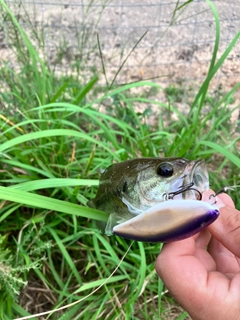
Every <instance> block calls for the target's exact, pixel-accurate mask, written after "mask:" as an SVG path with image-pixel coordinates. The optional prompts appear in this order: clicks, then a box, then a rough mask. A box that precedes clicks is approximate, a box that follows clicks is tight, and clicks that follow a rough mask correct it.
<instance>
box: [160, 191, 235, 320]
mask: <svg viewBox="0 0 240 320" xmlns="http://www.w3.org/2000/svg"><path fill="white" fill-rule="evenodd" d="M213 193H214V192H212V191H211V190H210V191H209V192H205V193H204V195H203V200H205V201H208V199H209V195H210V194H213ZM217 205H218V206H219V208H220V216H219V217H218V219H217V220H216V221H215V222H214V223H212V224H211V225H210V226H209V227H208V228H207V229H205V230H203V231H202V232H200V233H199V234H197V235H195V236H193V237H191V238H188V239H185V240H182V241H178V242H172V243H168V244H164V246H163V249H162V251H161V253H160V255H159V256H158V258H157V261H156V270H157V273H158V274H159V276H160V278H161V279H162V280H163V282H164V283H165V285H166V287H167V288H168V289H169V291H170V293H171V294H172V295H173V297H174V298H175V299H176V300H177V301H178V302H179V303H180V304H181V305H182V306H183V308H184V309H185V310H186V311H187V312H188V313H189V314H190V316H191V317H192V318H193V319H194V320H206V319H212V320H222V319H224V320H225V319H230V320H237V319H240V211H238V210H236V209H235V208H234V204H233V201H232V199H231V198H230V197H229V196H228V195H226V194H221V195H219V196H218V201H217ZM206 247H207V248H208V251H206Z"/></svg>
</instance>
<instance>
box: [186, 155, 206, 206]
mask: <svg viewBox="0 0 240 320" xmlns="http://www.w3.org/2000/svg"><path fill="white" fill-rule="evenodd" d="M185 174H186V175H185V177H184V180H183V185H182V187H186V186H188V185H189V188H186V191H185V192H184V194H183V198H184V199H195V200H201V198H202V196H201V195H202V193H203V192H204V191H206V190H208V189H209V178H208V172H207V168H206V165H205V161H204V160H203V159H200V160H194V161H190V163H189V164H188V166H187V167H186V170H185Z"/></svg>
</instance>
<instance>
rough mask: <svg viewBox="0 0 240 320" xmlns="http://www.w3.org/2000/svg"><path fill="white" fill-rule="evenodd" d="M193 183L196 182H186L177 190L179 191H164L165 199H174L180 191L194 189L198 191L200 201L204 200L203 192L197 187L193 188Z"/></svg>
mask: <svg viewBox="0 0 240 320" xmlns="http://www.w3.org/2000/svg"><path fill="white" fill-rule="evenodd" d="M193 185H194V182H191V183H189V184H186V185H185V186H182V187H180V188H179V190H177V191H175V192H170V193H164V194H163V198H164V199H165V200H173V198H174V197H175V196H176V195H178V194H180V193H183V192H185V191H189V190H192V191H196V192H197V193H198V195H199V199H198V200H199V201H200V200H202V193H201V192H200V191H199V190H197V189H195V188H192V187H193Z"/></svg>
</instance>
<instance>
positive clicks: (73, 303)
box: [13, 241, 134, 320]
mask: <svg viewBox="0 0 240 320" xmlns="http://www.w3.org/2000/svg"><path fill="white" fill-rule="evenodd" d="M133 242H134V241H132V242H131V244H130V245H129V247H128V249H127V251H126V252H125V253H124V255H123V257H122V258H121V260H120V261H119V263H118V265H117V266H116V268H115V269H114V270H113V272H112V273H111V274H110V276H109V277H108V278H107V279H106V280H105V281H103V283H102V284H101V285H100V286H99V287H97V288H96V289H95V290H93V291H92V292H91V293H89V294H88V295H86V296H85V297H83V298H81V299H79V300H77V301H74V302H72V303H69V304H67V305H65V306H62V307H60V308H57V309H55V310H50V311H45V312H41V313H36V314H34V315H31V316H26V317H21V318H15V319H13V320H27V319H32V318H35V317H40V316H45V315H52V314H53V313H54V312H57V311H60V310H64V309H67V308H69V307H72V306H75V305H76V304H78V303H79V302H82V301H83V300H85V299H87V298H88V297H90V296H91V295H93V294H94V293H95V292H97V291H98V290H99V289H100V288H102V287H103V286H104V285H105V284H106V283H107V282H108V280H109V279H110V278H111V277H112V276H113V275H114V273H115V272H116V271H117V270H118V268H119V266H120V265H121V263H122V262H123V260H124V259H125V257H126V255H127V254H128V252H129V250H130V249H131V247H132V244H133Z"/></svg>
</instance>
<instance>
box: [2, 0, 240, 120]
mask: <svg viewBox="0 0 240 320" xmlns="http://www.w3.org/2000/svg"><path fill="white" fill-rule="evenodd" d="M177 2H178V1H177V0H175V1H170V0H160V1H156V0H144V1H135V0H130V1H126V0H103V1H99V0H95V1H94V0H93V1H87V0H81V1H79V0H71V1H64V0H62V1H60V0H46V1H44V2H41V1H40V0H38V1H36V0H34V1H31V2H29V1H26V0H22V1H21V3H23V6H24V8H25V9H23V7H22V6H21V5H19V4H18V0H17V1H13V2H10V1H9V5H10V7H11V8H12V9H13V11H14V12H15V13H16V14H17V17H18V19H19V21H20V23H22V25H23V26H24V28H25V30H28V34H29V35H31V31H30V29H29V22H28V20H29V19H30V20H31V23H32V27H34V28H36V30H38V32H39V34H41V37H42V40H43V42H44V45H45V47H46V48H47V50H46V52H45V54H46V55H47V57H48V59H49V62H50V64H52V65H53V66H54V67H55V68H57V69H58V71H59V72H60V73H61V72H66V71H67V72H71V70H72V67H70V66H72V65H74V64H76V63H78V64H79V65H80V68H82V70H83V72H84V70H85V72H89V70H90V69H94V68H95V69H96V70H99V69H101V64H102V63H101V58H100V53H99V47H98V42H97V34H98V37H99V43H100V46H101V51H102V59H103V61H104V66H105V71H106V76H107V78H108V81H109V82H111V81H112V79H113V78H114V75H115V74H116V72H118V70H119V67H120V66H121V65H122V63H123V61H124V60H125V58H126V56H127V55H128V53H129V52H130V51H131V50H132V48H133V47H134V46H135V45H136V44H137V43H138V41H139V39H140V38H141V37H142V36H143V34H144V33H146V32H147V33H146V35H145V36H144V37H143V39H142V40H141V41H140V42H139V43H138V45H137V46H136V48H135V50H134V51H133V52H132V53H131V55H130V57H129V58H128V59H127V62H126V63H125V65H124V66H123V68H122V69H121V72H120V73H119V75H118V77H117V79H116V83H126V82H131V81H137V80H143V79H148V78H151V79H152V78H155V77H156V79H155V81H156V82H157V83H159V84H160V85H161V86H163V88H165V87H167V86H169V84H174V85H178V86H181V87H183V88H185V89H186V92H185V95H184V96H185V99H186V100H189V97H190V96H191V95H194V93H195V92H194V90H193V92H192V91H191V90H189V88H190V87H194V89H196V90H197V88H198V87H199V85H200V84H201V83H202V81H203V80H204V77H205V76H206V74H207V72H208V67H209V64H210V59H211V57H212V52H213V48H214V39H215V22H214V17H213V14H212V11H211V9H210V6H209V5H208V4H207V3H206V1H204V0H200V1H193V2H192V3H190V4H189V5H187V6H186V9H184V10H177V11H175V15H174V10H175V9H176V3H177ZM212 2H213V3H214V5H215V7H216V9H217V12H218V15H219V18H220V30H221V38H220V46H219V51H218V57H220V56H221V54H222V53H223V52H224V50H225V49H226V48H227V46H228V45H229V43H230V42H231V41H232V39H233V38H234V36H235V35H236V34H237V32H239V31H240V2H239V1H237V0H219V1H212ZM19 3H20V2H19ZM182 3H184V1H183V2H182ZM1 44H2V45H1ZM10 52H11V47H10V46H9V43H8V39H7V37H6V35H5V34H4V32H1V36H0V55H1V57H2V59H3V60H8V59H9V57H11V55H10ZM239 70H240V42H239V41H238V43H237V44H236V46H235V47H234V49H233V50H232V51H231V53H230V55H229V56H228V58H227V60H226V61H225V63H224V65H223V67H222V68H221V70H220V71H219V72H218V73H217V74H216V75H215V77H214V79H213V80H212V82H211V89H212V91H216V90H219V88H221V90H222V91H223V92H228V91H229V90H231V89H232V88H233V87H234V85H236V84H237V83H239V82H240V71H239ZM102 81H103V82H104V81H105V79H104V78H102ZM103 82H102V83H103ZM156 98H157V99H162V98H163V96H162V94H161V93H159V96H157V97H156ZM235 99H236V101H235V103H234V105H233V107H236V106H237V105H238V103H239V102H240V90H239V91H238V92H237V93H236V94H235ZM185 102H186V101H183V104H182V105H181V107H182V108H184V103H185ZM235 114H236V117H237V112H235Z"/></svg>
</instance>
